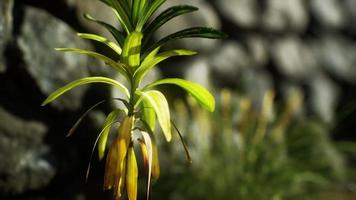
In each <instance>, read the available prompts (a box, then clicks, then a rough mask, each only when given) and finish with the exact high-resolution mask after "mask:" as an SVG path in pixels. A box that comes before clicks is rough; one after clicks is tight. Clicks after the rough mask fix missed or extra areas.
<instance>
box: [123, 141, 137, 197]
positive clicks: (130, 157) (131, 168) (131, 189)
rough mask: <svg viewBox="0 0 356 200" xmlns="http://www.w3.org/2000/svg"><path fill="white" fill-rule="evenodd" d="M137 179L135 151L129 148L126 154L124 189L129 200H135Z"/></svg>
mask: <svg viewBox="0 0 356 200" xmlns="http://www.w3.org/2000/svg"><path fill="white" fill-rule="evenodd" d="M137 178H138V168H137V161H136V155H135V150H134V148H133V147H130V148H129V150H128V153H127V172H126V187H127V196H128V198H129V200H136V198H137Z"/></svg>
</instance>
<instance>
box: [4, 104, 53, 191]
mask: <svg viewBox="0 0 356 200" xmlns="http://www.w3.org/2000/svg"><path fill="white" fill-rule="evenodd" d="M0 119H1V120H0V160H1V162H0V197H1V196H2V195H4V196H7V195H10V194H11V195H13V194H20V193H23V192H27V191H29V190H37V189H41V188H43V187H46V186H47V185H48V183H49V182H50V181H51V179H52V178H53V176H54V174H55V168H54V166H53V165H52V164H51V162H50V161H49V158H48V155H49V149H48V147H47V146H46V145H45V144H44V143H43V141H42V140H43V137H44V135H45V133H46V131H47V128H46V127H45V125H44V124H42V123H40V122H34V121H27V120H24V119H20V118H18V117H16V116H14V115H12V114H10V113H8V112H7V111H6V110H4V109H3V108H1V107H0Z"/></svg>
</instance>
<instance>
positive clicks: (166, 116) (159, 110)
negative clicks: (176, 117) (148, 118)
mask: <svg viewBox="0 0 356 200" xmlns="http://www.w3.org/2000/svg"><path fill="white" fill-rule="evenodd" d="M142 97H143V98H144V99H146V100H147V103H149V104H150V105H151V106H152V108H153V110H154V111H155V112H156V116H157V119H158V122H159V124H160V126H161V128H162V131H163V134H164V136H165V137H166V140H167V141H168V142H169V141H171V139H172V133H171V122H170V113H169V106H168V102H167V99H166V97H165V96H164V95H163V94H162V93H161V92H159V91H157V90H150V91H147V92H142Z"/></svg>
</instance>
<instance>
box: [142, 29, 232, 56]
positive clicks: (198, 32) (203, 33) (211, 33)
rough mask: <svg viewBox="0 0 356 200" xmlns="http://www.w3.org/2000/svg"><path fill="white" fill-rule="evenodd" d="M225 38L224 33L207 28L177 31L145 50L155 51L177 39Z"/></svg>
mask: <svg viewBox="0 0 356 200" xmlns="http://www.w3.org/2000/svg"><path fill="white" fill-rule="evenodd" d="M225 37H226V34H225V33H223V32H221V31H219V30H216V29H213V28H208V27H194V28H188V29H184V30H182V31H178V32H176V33H173V34H171V35H168V36H166V37H164V38H163V39H161V40H159V41H158V42H157V43H155V44H153V45H152V46H151V47H149V48H148V49H147V50H146V52H149V51H151V50H152V49H155V48H157V47H159V46H163V45H164V44H166V43H167V42H170V41H173V40H177V39H183V38H208V39H222V38H225Z"/></svg>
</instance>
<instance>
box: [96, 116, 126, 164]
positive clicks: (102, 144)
mask: <svg viewBox="0 0 356 200" xmlns="http://www.w3.org/2000/svg"><path fill="white" fill-rule="evenodd" d="M121 112H123V111H122V110H120V109H117V110H114V111H112V112H111V113H110V114H109V115H108V116H107V117H106V119H105V122H104V125H103V128H102V131H101V134H100V138H99V145H98V153H99V160H102V159H103V157H104V153H105V148H106V142H107V140H108V136H109V133H110V129H111V126H112V124H113V123H114V122H115V120H116V119H117V117H118V116H119V114H120V113H121Z"/></svg>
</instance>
